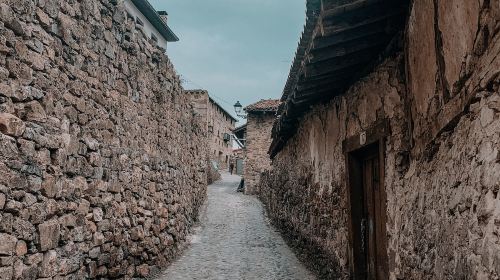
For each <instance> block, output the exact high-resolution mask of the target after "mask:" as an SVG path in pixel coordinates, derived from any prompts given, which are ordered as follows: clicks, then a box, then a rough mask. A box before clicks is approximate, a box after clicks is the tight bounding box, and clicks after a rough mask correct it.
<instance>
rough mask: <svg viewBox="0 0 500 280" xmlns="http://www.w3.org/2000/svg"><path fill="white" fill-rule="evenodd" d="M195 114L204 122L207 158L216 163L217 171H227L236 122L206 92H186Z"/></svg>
mask: <svg viewBox="0 0 500 280" xmlns="http://www.w3.org/2000/svg"><path fill="white" fill-rule="evenodd" d="M185 92H186V94H187V95H188V97H189V98H190V99H191V104H192V105H193V108H194V110H195V112H196V113H197V114H198V116H199V117H200V118H201V119H202V121H203V122H204V127H205V131H206V133H207V137H208V144H209V146H208V149H209V157H210V159H211V160H213V161H215V162H217V164H218V166H219V169H223V170H227V168H228V167H229V159H230V157H231V155H232V153H233V140H232V137H231V134H232V131H233V130H234V128H235V125H236V122H237V121H238V120H237V119H236V118H235V117H233V116H232V115H231V114H230V113H229V112H227V111H226V110H225V109H224V108H222V106H220V105H219V104H218V103H217V102H216V101H215V100H213V99H212V98H211V97H210V95H209V93H208V91H206V90H186V91H185Z"/></svg>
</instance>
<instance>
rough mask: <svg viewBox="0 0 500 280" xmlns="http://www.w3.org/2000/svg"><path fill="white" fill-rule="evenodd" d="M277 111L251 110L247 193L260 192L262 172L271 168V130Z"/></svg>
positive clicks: (247, 156) (246, 147)
mask: <svg viewBox="0 0 500 280" xmlns="http://www.w3.org/2000/svg"><path fill="white" fill-rule="evenodd" d="M274 120H275V113H274V112H270V113H260V112H250V113H248V119H247V134H246V135H247V136H246V137H247V138H246V146H245V174H244V175H243V177H244V178H245V193H246V194H258V193H259V186H258V183H259V180H260V174H261V173H262V172H264V171H266V170H269V169H270V168H271V160H270V159H269V155H268V154H267V152H268V151H269V146H270V145H271V140H272V139H271V130H272V129H273V123H274Z"/></svg>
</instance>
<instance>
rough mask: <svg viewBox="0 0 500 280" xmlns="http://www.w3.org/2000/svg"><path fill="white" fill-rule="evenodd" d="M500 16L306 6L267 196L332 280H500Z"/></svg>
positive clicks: (430, 1)
mask: <svg viewBox="0 0 500 280" xmlns="http://www.w3.org/2000/svg"><path fill="white" fill-rule="evenodd" d="M499 20H500V3H499V1H498V0H492V1H446V0H443V1H441V0H440V1H437V0H418V1H390V0H382V1H368V0H358V1H349V0H347V1H333V0H332V1H329V0H323V1H316V0H309V1H307V22H306V25H305V30H304V33H303V35H302V38H301V40H300V43H299V47H298V50H297V53H296V57H295V60H294V63H293V66H292V69H291V71H290V75H289V78H288V81H287V83H286V87H285V89H284V93H283V96H282V99H281V100H282V102H283V103H284V105H283V106H282V107H280V110H279V111H278V115H279V118H278V120H277V121H276V123H275V124H274V128H273V134H272V138H273V143H272V145H271V146H270V155H271V157H272V170H271V171H269V172H266V174H265V175H264V176H263V177H262V179H261V182H260V188H261V198H262V200H263V201H264V202H265V204H266V206H267V208H268V214H269V216H270V217H271V219H272V220H273V221H274V222H275V224H276V225H278V226H279V227H280V228H281V229H284V230H285V231H284V232H285V233H286V234H288V235H289V236H291V237H292V238H293V240H295V241H297V242H298V244H299V245H303V247H304V248H305V249H308V250H309V251H310V252H314V257H315V258H314V259H312V260H314V261H313V263H314V264H315V265H316V268H317V269H318V270H319V271H320V272H321V273H322V274H323V275H324V276H326V277H329V278H328V279H498V277H500V257H499V256H500V241H499V238H498V235H499V232H500V222H499V221H500V192H499V190H500V153H499V150H500V95H499V72H500V32H499V31H500V21H499Z"/></svg>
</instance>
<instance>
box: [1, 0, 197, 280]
mask: <svg viewBox="0 0 500 280" xmlns="http://www.w3.org/2000/svg"><path fill="white" fill-rule="evenodd" d="M0 132H1V133H0V279H37V278H46V279H50V278H54V279H85V278H99V277H102V278H131V277H146V276H148V275H149V274H150V273H151V272H152V269H154V268H155V267H157V266H165V265H166V264H167V263H168V262H169V261H171V260H172V258H173V257H174V256H176V254H177V253H178V252H179V251H180V250H181V249H182V247H183V244H184V241H185V237H186V234H187V233H188V231H189V229H190V226H191V225H192V224H193V223H194V222H195V220H196V217H197V215H198V209H199V207H200V205H201V204H202V203H203V201H204V199H205V196H206V178H207V175H206V174H205V173H206V171H205V170H206V151H205V150H204V145H202V141H203V139H204V134H203V131H202V128H201V126H200V125H199V123H198V121H197V120H196V118H195V117H194V115H193V112H192V108H191V107H190V105H189V102H187V99H186V97H185V96H184V95H183V94H182V88H181V85H180V81H179V78H178V76H177V75H176V74H175V72H174V70H173V66H172V65H171V63H170V62H169V60H168V58H167V57H166V56H165V55H164V50H160V49H158V48H156V47H154V45H153V44H152V42H148V39H147V37H145V36H144V33H143V32H142V30H141V29H140V27H139V26H136V25H135V23H134V21H133V20H132V19H129V18H127V16H126V13H125V11H124V9H123V7H122V6H121V4H120V1H112V0H109V1H108V0H102V1H100V0H86V1H74V0H0Z"/></svg>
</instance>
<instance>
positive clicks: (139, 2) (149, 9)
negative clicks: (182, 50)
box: [132, 0, 179, 42]
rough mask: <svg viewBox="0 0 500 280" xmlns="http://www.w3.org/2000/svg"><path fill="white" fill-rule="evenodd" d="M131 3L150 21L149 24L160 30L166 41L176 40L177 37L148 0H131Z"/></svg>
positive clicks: (177, 39)
mask: <svg viewBox="0 0 500 280" xmlns="http://www.w3.org/2000/svg"><path fill="white" fill-rule="evenodd" d="M132 3H134V5H135V6H136V7H137V9H138V10H139V11H140V12H141V13H142V14H143V15H144V16H145V17H146V18H147V19H148V20H149V22H151V24H152V25H153V26H154V27H155V28H156V30H158V32H160V34H161V36H163V38H165V40H167V42H177V41H179V38H178V37H177V36H176V35H175V34H174V32H173V31H172V29H170V27H168V25H167V24H166V23H165V22H164V21H163V19H161V17H160V15H159V14H158V12H157V11H156V10H155V9H154V8H153V6H151V4H150V3H149V1H148V0H132Z"/></svg>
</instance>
